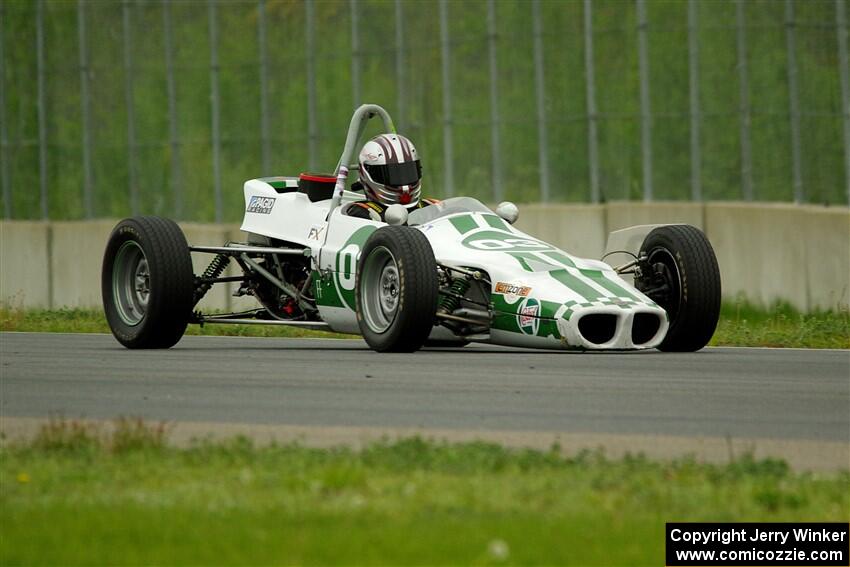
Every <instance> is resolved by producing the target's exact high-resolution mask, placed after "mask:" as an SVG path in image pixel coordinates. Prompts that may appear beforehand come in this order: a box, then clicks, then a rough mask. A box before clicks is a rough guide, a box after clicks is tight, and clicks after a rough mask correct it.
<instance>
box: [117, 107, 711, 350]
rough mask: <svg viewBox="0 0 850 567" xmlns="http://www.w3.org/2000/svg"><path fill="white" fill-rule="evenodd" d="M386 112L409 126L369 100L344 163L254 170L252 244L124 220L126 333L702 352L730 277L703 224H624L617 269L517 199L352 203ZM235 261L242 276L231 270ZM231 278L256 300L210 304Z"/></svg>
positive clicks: (612, 242) (249, 210) (615, 236)
mask: <svg viewBox="0 0 850 567" xmlns="http://www.w3.org/2000/svg"><path fill="white" fill-rule="evenodd" d="M373 117H379V118H380V119H381V120H382V121H383V125H384V129H385V131H387V132H395V128H394V126H393V123H392V120H391V118H390V116H389V115H388V114H387V112H386V111H385V110H384V109H383V108H381V107H379V106H377V105H363V106H361V107H360V108H358V109H357V110H356V111H355V113H354V116H353V117H352V119H351V125H350V126H349V130H348V135H347V138H346V142H345V148H344V150H343V152H342V156H341V158H340V161H339V163H338V164H337V167H336V171H335V172H334V175H333V176H319V175H310V174H302V175H301V176H300V177H298V178H296V177H270V178H261V179H252V180H249V181H247V182H246V183H245V186H244V192H245V216H244V220H243V223H242V227H241V228H242V230H243V231H245V232H246V233H247V234H248V235H249V236H248V238H247V242H228V243H226V244H224V245H223V246H199V245H190V244H188V243H187V241H186V238H185V236H184V234H183V232H182V231H181V229H180V228H179V227H178V225H177V224H176V223H174V222H173V221H171V220H168V219H164V218H159V217H149V216H142V217H133V218H128V219H125V220H123V221H121V222H120V223H119V224H118V225H117V226H116V227H115V229H114V230H113V231H112V234H111V236H110V238H109V242H108V244H107V247H106V251H105V254H104V260H103V272H102V292H103V305H104V310H105V313H106V318H107V320H108V322H109V325H110V327H111V329H112V332H113V334H114V335H115V337H116V338H117V339H118V341H119V342H120V343H121V344H123V345H124V346H126V347H128V348H168V347H171V346H173V345H174V344H176V343H177V342H178V341H179V340H180V338H181V337H182V336H183V333H184V332H185V330H186V327H187V325H188V324H190V323H191V324H201V325H203V324H212V323H265V324H277V325H293V326H300V327H307V328H313V329H321V330H332V331H338V332H343V333H356V334H359V335H362V336H363V338H364V339H365V340H366V342H367V343H368V344H369V346H370V347H371V348H372V349H374V350H376V351H382V352H384V351H390V352H392V351H394V352H411V351H415V350H417V349H419V348H421V347H422V346H423V345H445V346H451V345H455V346H462V345H465V344H467V343H469V342H483V343H492V344H499V345H508V346H518V347H532V348H548V349H585V350H634V349H649V348H658V349H660V350H663V351H695V350H698V349H700V348H702V347H703V346H705V345H706V344H707V343H708V341H709V340H710V339H711V336H712V334H713V333H714V330H715V327H716V325H717V319H718V315H719V310H720V276H719V270H718V267H717V261H716V258H715V256H714V251H713V250H712V247H711V245H710V243H709V242H708V240H707V238H706V237H705V235H704V234H703V233H702V232H701V231H700V230H699V229H697V228H695V227H692V226H688V225H651V226H650V225H647V226H640V227H632V228H630V229H625V230H622V231H618V232H615V233H612V235H611V236H610V237H609V243H608V249H609V250H610V251H611V252H619V253H621V254H624V253H625V254H628V255H629V256H628V257H629V261H627V262H625V263H624V264H623V265H620V266H618V267H612V266H610V265H608V264H606V263H605V262H603V261H601V260H590V259H583V258H578V257H576V256H573V255H571V254H569V253H567V252H565V251H563V250H560V249H558V248H557V247H555V246H551V245H549V244H547V243H546V242H543V241H541V240H538V239H536V238H534V237H532V236H530V235H528V234H525V233H523V232H521V231H519V230H517V229H516V228H515V227H514V226H513V222H514V221H515V220H516V218H517V209H516V207H515V206H514V205H512V204H510V203H503V204H502V205H500V206H499V207H497V209H496V211H495V212H494V211H492V210H491V209H489V208H488V207H486V206H485V205H483V204H482V203H480V202H479V201H477V200H475V199H471V198H467V197H458V198H451V199H446V200H445V201H442V202H441V203H438V204H434V205H431V206H428V207H425V208H421V209H417V210H413V211H408V210H407V209H405V208H404V207H402V206H401V205H391V206H390V207H389V209H387V212H386V217H385V218H386V221H387V222H378V221H374V220H370V219H363V218H357V217H354V216H349V215H347V214H346V208H347V207H349V206H350V205H351V204H352V203H353V202H355V201H359V200H362V199H363V195H362V194H358V193H356V192H352V191H349V190H346V189H345V187H346V180H347V178H348V176H349V172H351V171H355V170H356V169H357V167H358V166H357V165H356V164H354V162H355V159H354V158H355V156H356V148H357V144H358V141H359V139H360V137H361V135H362V134H363V131H364V130H365V127H366V123H367V121H368V120H369V119H370V118H373ZM353 164H354V165H353ZM191 253H203V254H209V255H211V257H212V258H211V261H210V263H209V267H208V268H207V269H206V270H205V271H204V272H203V273H202V274H199V275H195V274H194V273H193V268H192V261H191V256H190V254H191ZM231 263H235V264H237V265H238V266H239V268H241V275H237V276H224V275H223V274H224V271H225V269H226V268H227V266H228V265H230V264H231ZM627 278H628V280H630V281H627ZM225 282H238V284H239V288H238V289H237V291H236V292H235V295H247V296H253V297H254V298H255V299H256V301H257V302H258V304H257V307H256V309H252V310H250V311H242V312H239V313H226V314H222V313H212V314H205V313H201V312H200V311H197V310H196V306H197V305H198V302H199V301H200V300H201V299H202V298H203V297H204V295H205V294H206V293H207V292H208V291H209V289H210V288H211V287H212V286H213V285H220V284H223V283H225Z"/></svg>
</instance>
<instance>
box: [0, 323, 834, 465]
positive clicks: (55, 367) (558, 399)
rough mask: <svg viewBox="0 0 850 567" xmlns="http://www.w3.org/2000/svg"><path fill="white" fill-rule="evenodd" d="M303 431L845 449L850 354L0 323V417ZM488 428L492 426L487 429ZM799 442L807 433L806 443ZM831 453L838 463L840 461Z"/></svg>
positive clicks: (792, 350) (831, 351) (822, 351)
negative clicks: (572, 349) (53, 330)
mask: <svg viewBox="0 0 850 567" xmlns="http://www.w3.org/2000/svg"><path fill="white" fill-rule="evenodd" d="M51 414H58V415H63V416H65V417H68V418H90V419H111V418H114V417H116V416H122V415H123V416H129V415H132V416H141V417H144V418H146V419H151V420H168V421H173V422H199V423H224V424H226V423H230V424H257V425H261V426H273V425H283V426H288V427H296V428H302V429H301V430H303V431H309V430H310V428H331V429H333V428H336V430H340V431H344V430H345V429H346V428H352V429H357V428H361V429H363V430H366V429H369V428H372V429H375V430H380V429H381V428H384V429H395V430H423V431H431V430H433V431H464V432H473V433H474V432H481V433H482V434H483V433H486V432H504V433H509V432H513V433H515V434H518V435H520V436H521V435H522V434H523V433H524V434H525V435H526V436H529V435H533V434H534V432H550V433H552V432H554V433H561V434H564V435H567V436H569V435H572V436H576V435H579V436H580V435H589V436H591V437H592V436H594V435H596V436H597V437H599V436H605V435H608V436H618V435H620V436H631V437H632V438H634V437H636V436H646V437H647V438H652V437H653V436H655V437H657V438H678V439H681V438H714V439H721V438H725V439H738V440H740V439H744V440H746V439H758V440H778V441H783V442H802V443H820V444H821V445H820V447H821V451H820V453H824V451H826V453H829V452H831V451H833V450H838V452H839V454H838V455H837V456H834V457H833V458H832V460H833V461H835V463H833V465H832V466H838V467H841V466H842V465H841V463H842V461H843V462H844V463H845V465H844V466H845V467H846V466H847V465H846V462H847V448H848V447H850V351H846V350H845V351H838V350H794V349H788V350H781V349H747V348H708V349H704V350H703V351H701V352H698V353H689V354H668V353H660V352H656V351H648V352H635V353H605V354H603V353H568V352H552V351H532V350H524V349H507V348H501V347H490V346H484V345H470V346H468V347H466V348H462V349H426V350H423V351H420V352H418V353H414V354H378V353H374V352H372V351H370V350H369V349H368V348H367V347H366V345H365V343H363V342H362V341H360V340H317V339H262V338H257V339H253V338H236V337H185V338H184V339H183V340H182V341H181V342H180V343H179V344H178V345H177V346H176V347H175V348H172V349H170V350H166V351H130V350H127V349H124V348H123V347H121V346H120V345H119V344H118V343H117V342H116V341H115V340H114V339H113V338H112V337H111V336H109V335H70V334H31V333H3V334H0V416H2V418H4V419H5V420H7V423H8V420H9V419H10V418H11V419H14V418H45V417H46V416H48V415H51ZM483 437H485V438H486V437H488V436H486V435H483ZM797 445H799V443H797ZM836 463H837V464H836Z"/></svg>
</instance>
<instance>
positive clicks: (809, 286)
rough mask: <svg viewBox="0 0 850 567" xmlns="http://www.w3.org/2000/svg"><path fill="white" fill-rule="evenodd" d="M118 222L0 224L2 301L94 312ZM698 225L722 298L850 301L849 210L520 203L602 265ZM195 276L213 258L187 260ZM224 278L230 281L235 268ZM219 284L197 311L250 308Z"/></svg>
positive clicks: (807, 305) (545, 234) (532, 225)
mask: <svg viewBox="0 0 850 567" xmlns="http://www.w3.org/2000/svg"><path fill="white" fill-rule="evenodd" d="M115 223H116V221H114V220H99V221H91V222H82V221H78V222H53V223H44V222H29V221H2V222H0V301H2V302H3V303H5V304H9V305H12V306H19V307H52V308H58V307H98V306H100V265H101V261H102V256H103V250H104V248H105V246H106V241H107V239H108V237H109V233H110V231H111V230H112V227H113V226H114V225H115ZM656 223H687V224H693V225H695V226H698V227H700V228H702V229H703V230H704V231H705V232H706V234H707V235H708V237H709V239H710V240H711V242H712V245H713V246H714V249H715V252H716V254H717V258H718V262H719V264H720V270H721V276H722V281H723V294H724V297H726V298H727V299H732V298H735V297H739V296H743V297H745V298H747V299H749V300H750V301H752V302H754V303H757V304H760V305H764V306H767V305H770V304H771V303H773V302H774V301H777V300H784V301H788V302H790V303H791V304H792V305H794V306H795V307H796V308H798V309H800V310H802V311H810V310H814V309H835V308H838V307H846V306H847V305H848V303H849V302H850V209H848V208H845V207H816V206H795V205H790V204H769V203H768V204H765V203H760V204H745V203H706V204H701V203H664V202H661V203H633V202H611V203H607V204H605V205H587V204H547V205H543V204H528V205H521V206H520V219H519V221H517V227H518V228H519V229H520V230H523V231H525V232H528V233H529V234H532V235H534V236H536V237H538V238H541V239H543V240H545V241H547V242H551V243H552V244H555V245H557V246H559V247H561V248H564V249H566V250H568V251H570V252H571V253H574V254H576V255H579V256H584V257H588V258H599V257H600V256H601V255H602V253H603V251H604V249H605V242H606V239H607V235H608V233H609V232H610V231H613V230H618V229H620V228H625V227H627V226H632V225H637V224H656ZM181 226H182V228H183V230H184V231H185V233H186V237H187V240H188V241H189V242H190V243H191V244H212V245H219V244H223V243H224V242H226V241H228V240H235V241H245V239H246V235H245V234H244V233H241V232H240V231H239V229H238V226H236V225H206V224H193V223H183V224H181ZM193 256H194V258H193V262H194V265H195V271H196V273H201V272H202V271H203V270H204V269H205V268H206V266H207V264H208V263H209V260H210V259H211V256H210V255H207V254H196V255H193ZM227 273H228V274H229V275H236V273H237V269H236V268H235V266H231V268H229V270H228V272H227ZM236 286H237V284H227V285H226V286H217V287H219V289H216V288H215V287H214V288H213V290H212V291H211V292H210V293H209V294H208V295H207V297H206V298H205V299H204V300H203V302H202V304H201V307H200V308H201V309H204V310H210V309H237V310H238V309H249V308H252V307H253V306H254V303H253V300H251V299H245V298H235V297H232V293H233V291H235V289H236Z"/></svg>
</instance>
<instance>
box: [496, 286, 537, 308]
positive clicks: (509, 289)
mask: <svg viewBox="0 0 850 567" xmlns="http://www.w3.org/2000/svg"><path fill="white" fill-rule="evenodd" d="M495 292H496V293H500V294H502V295H504V296H505V302H506V303H509V304H513V303H516V302H517V301H518V300H519V299H520V298H521V297H528V294H530V293H531V287H529V286H527V285H517V284H512V283H507V282H496V286H495Z"/></svg>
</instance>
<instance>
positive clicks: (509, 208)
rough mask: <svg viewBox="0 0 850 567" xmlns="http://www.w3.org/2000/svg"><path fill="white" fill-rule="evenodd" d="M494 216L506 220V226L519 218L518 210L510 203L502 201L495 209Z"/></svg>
mask: <svg viewBox="0 0 850 567" xmlns="http://www.w3.org/2000/svg"><path fill="white" fill-rule="evenodd" d="M496 214H497V215H499V216H500V217H502V218H503V219H504V220H506V221H507V222H508V224H514V223H515V222H516V220H517V219H518V218H519V209H518V208H517V206H516V205H514V204H513V203H511V202H510V201H502V202H501V203H499V206H498V207H496Z"/></svg>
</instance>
